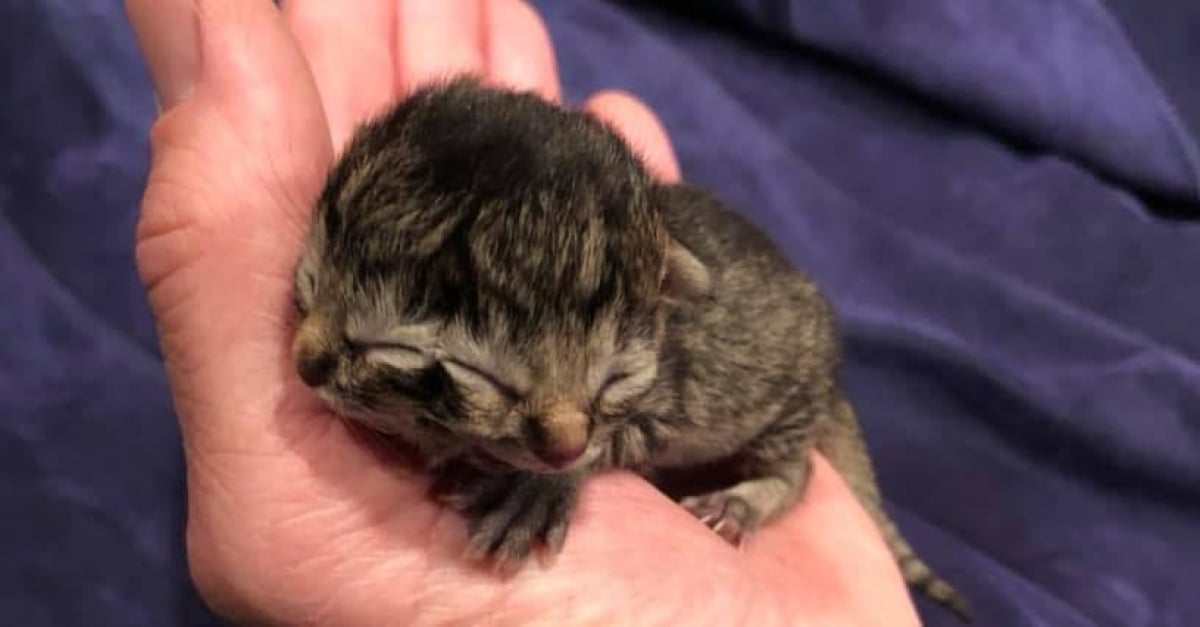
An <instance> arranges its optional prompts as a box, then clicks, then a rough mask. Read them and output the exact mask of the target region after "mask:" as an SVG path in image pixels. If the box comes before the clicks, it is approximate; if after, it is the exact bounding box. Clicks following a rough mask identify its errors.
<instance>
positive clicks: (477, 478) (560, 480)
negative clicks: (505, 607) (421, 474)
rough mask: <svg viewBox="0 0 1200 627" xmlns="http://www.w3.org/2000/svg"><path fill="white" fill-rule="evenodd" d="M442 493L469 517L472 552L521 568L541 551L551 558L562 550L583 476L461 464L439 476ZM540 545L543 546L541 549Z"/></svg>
mask: <svg viewBox="0 0 1200 627" xmlns="http://www.w3.org/2000/svg"><path fill="white" fill-rule="evenodd" d="M435 485H436V486H437V487H435V492H436V493H437V494H438V498H439V500H440V501H441V502H443V503H445V504H446V505H448V506H450V507H452V508H454V509H456V510H458V511H459V512H461V513H463V514H464V515H465V516H466V517H467V521H468V523H467V536H468V542H467V555H468V557H470V558H473V559H476V560H478V561H482V562H486V563H489V565H490V566H491V567H492V569H493V570H496V571H497V572H500V573H511V572H514V571H516V570H519V569H520V568H521V567H522V566H524V564H525V563H526V562H527V561H528V558H529V557H530V556H531V555H533V554H534V553H535V552H538V553H539V555H540V557H541V558H542V560H541V561H542V562H543V563H549V562H550V561H552V560H553V558H554V557H555V556H556V555H557V554H558V552H559V551H560V550H561V549H562V546H563V543H564V542H565V540H566V536H567V528H568V526H569V523H570V518H571V513H572V512H573V511H574V508H575V500H576V497H577V495H578V492H579V483H578V479H577V478H575V477H573V476H567V475H535V474H531V473H519V472H515V473H507V474H501V475H488V474H484V473H481V472H477V471H476V472H473V473H472V472H470V471H468V472H466V473H463V472H462V469H461V468H460V469H456V470H455V471H453V472H452V473H446V474H444V475H442V476H441V477H439V481H438V482H437V484H435ZM537 549H540V551H537Z"/></svg>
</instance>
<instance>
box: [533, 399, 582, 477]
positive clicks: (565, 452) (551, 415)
mask: <svg viewBox="0 0 1200 627" xmlns="http://www.w3.org/2000/svg"><path fill="white" fill-rule="evenodd" d="M527 424H528V432H529V449H530V450H531V451H532V452H533V454H534V455H536V456H537V457H538V459H540V460H542V461H544V462H546V463H547V464H549V465H551V466H553V467H555V468H565V467H567V466H569V465H570V464H571V462H574V461H575V460H577V459H579V458H580V457H582V456H583V453H584V452H585V451H587V445H588V436H589V435H590V431H591V420H589V419H588V416H587V414H585V413H583V412H581V411H579V410H578V409H574V408H566V407H556V408H553V409H551V410H550V411H548V412H546V414H545V415H544V416H538V417H534V418H531V419H530V420H529V422H528V423H527Z"/></svg>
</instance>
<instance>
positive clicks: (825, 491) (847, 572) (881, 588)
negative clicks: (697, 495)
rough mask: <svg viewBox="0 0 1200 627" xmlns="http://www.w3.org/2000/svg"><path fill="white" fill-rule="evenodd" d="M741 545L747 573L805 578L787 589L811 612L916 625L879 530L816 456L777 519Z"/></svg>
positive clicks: (871, 622) (782, 578)
mask: <svg viewBox="0 0 1200 627" xmlns="http://www.w3.org/2000/svg"><path fill="white" fill-rule="evenodd" d="M747 548H748V550H747V555H746V557H747V559H748V560H749V562H750V566H749V568H750V569H751V570H753V571H754V572H756V573H761V574H762V575H763V576H764V577H766V578H769V579H774V580H776V581H785V582H786V581H792V580H794V579H796V578H797V577H802V578H803V579H804V581H805V585H804V586H800V587H797V588H795V590H793V591H792V592H791V593H790V594H791V596H792V600H793V601H794V602H795V603H796V604H797V605H798V606H800V607H804V608H809V609H808V611H809V612H810V613H811V612H812V611H813V610H817V609H819V608H830V609H837V610H838V611H842V610H844V609H845V608H858V609H859V610H861V611H863V612H867V613H869V614H870V615H871V619H870V620H868V619H866V618H864V619H863V620H862V621H861V622H860V623H856V624H864V625H880V624H889V625H902V624H907V625H916V624H919V623H918V622H917V617H916V613H915V612H916V610H915V609H914V607H913V605H912V601H911V599H910V598H909V596H908V592H907V588H906V587H905V584H904V580H903V579H902V578H901V576H900V571H899V569H898V567H897V566H896V562H895V560H894V558H893V557H892V554H891V552H890V551H889V550H888V548H887V546H886V545H885V544H884V543H883V538H882V536H881V535H880V533H879V531H878V529H877V528H876V527H875V524H874V523H873V522H872V521H871V519H870V517H868V515H867V513H866V512H865V511H864V510H863V508H862V507H861V506H860V505H859V504H858V501H857V500H856V499H855V497H854V495H853V493H851V492H850V489H849V488H848V487H847V486H846V484H845V482H843V481H842V479H841V477H840V476H839V475H838V474H837V471H836V470H834V469H833V467H832V466H831V465H830V464H829V462H828V461H826V459H825V458H824V457H823V456H821V455H815V456H814V458H813V469H812V477H811V478H810V480H809V484H808V488H807V489H806V491H805V494H804V497H803V498H802V499H801V501H800V502H799V503H798V504H797V505H796V506H795V508H794V509H793V510H792V511H791V512H790V513H788V514H787V515H786V516H784V517H783V518H782V519H780V520H778V521H776V522H773V523H771V524H767V525H764V526H763V527H762V528H761V529H760V530H759V531H758V532H757V534H756V536H755V537H754V538H753V539H752V540H751V542H750V544H749V545H748V547H747ZM816 618H817V617H815V616H814V620H815V619H816ZM819 622H820V621H819V620H818V621H816V623H819Z"/></svg>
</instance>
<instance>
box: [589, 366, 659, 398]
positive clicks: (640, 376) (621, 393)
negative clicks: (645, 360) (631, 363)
mask: <svg viewBox="0 0 1200 627" xmlns="http://www.w3.org/2000/svg"><path fill="white" fill-rule="evenodd" d="M657 374H658V369H657V368H656V367H655V366H654V365H653V364H651V365H649V366H646V367H643V368H638V369H636V370H617V371H615V372H613V373H611V374H609V375H608V378H606V379H605V380H604V383H603V384H601V386H600V389H599V390H598V391H597V392H596V400H597V401H598V402H600V403H602V404H605V405H619V404H621V403H623V402H625V401H628V400H631V399H633V398H635V397H637V396H638V395H640V394H642V393H644V392H645V391H646V390H648V389H650V386H651V385H652V384H653V383H654V378H655V376H657Z"/></svg>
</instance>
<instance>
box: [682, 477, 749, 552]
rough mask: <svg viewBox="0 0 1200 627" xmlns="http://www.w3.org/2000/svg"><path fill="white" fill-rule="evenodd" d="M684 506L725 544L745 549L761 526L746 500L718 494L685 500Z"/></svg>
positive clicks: (724, 493)
mask: <svg viewBox="0 0 1200 627" xmlns="http://www.w3.org/2000/svg"><path fill="white" fill-rule="evenodd" d="M680 504H681V505H683V507H684V508H685V509H687V510H688V511H690V512H691V513H692V515H693V516H695V517H696V518H697V519H699V520H700V522H701V523H702V524H703V525H705V526H706V527H708V528H709V529H712V530H713V532H714V533H716V534H717V535H719V536H721V537H722V538H724V539H725V541H727V542H729V543H730V544H732V545H733V546H735V547H738V548H741V547H742V546H743V545H744V544H745V543H746V540H748V539H749V537H750V534H751V533H753V532H754V529H755V528H756V527H757V526H758V516H757V515H756V513H755V512H754V509H753V508H752V507H751V506H750V504H749V503H747V502H746V501H745V499H743V498H741V497H740V496H737V495H735V494H731V493H729V492H728V491H724V490H722V491H718V492H712V493H709V494H704V495H701V496H691V497H688V498H685V499H683V501H681V502H680Z"/></svg>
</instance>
